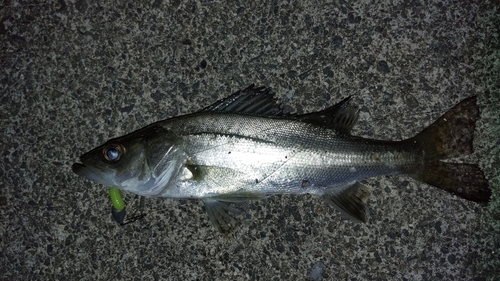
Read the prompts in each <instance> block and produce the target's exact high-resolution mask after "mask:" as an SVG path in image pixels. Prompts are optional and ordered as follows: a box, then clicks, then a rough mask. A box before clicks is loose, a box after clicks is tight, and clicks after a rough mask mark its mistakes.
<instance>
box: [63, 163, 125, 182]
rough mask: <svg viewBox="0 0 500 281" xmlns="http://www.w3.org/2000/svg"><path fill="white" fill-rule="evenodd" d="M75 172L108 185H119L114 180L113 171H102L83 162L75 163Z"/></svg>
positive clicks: (73, 168)
mask: <svg viewBox="0 0 500 281" xmlns="http://www.w3.org/2000/svg"><path fill="white" fill-rule="evenodd" d="M71 170H73V173H75V174H77V175H78V176H80V177H82V178H84V179H86V180H89V181H92V182H95V183H99V184H102V185H105V186H108V187H117V184H116V182H115V181H114V180H113V178H114V173H113V172H112V171H102V170H99V169H93V168H92V167H88V166H85V164H82V163H75V164H73V165H72V166H71Z"/></svg>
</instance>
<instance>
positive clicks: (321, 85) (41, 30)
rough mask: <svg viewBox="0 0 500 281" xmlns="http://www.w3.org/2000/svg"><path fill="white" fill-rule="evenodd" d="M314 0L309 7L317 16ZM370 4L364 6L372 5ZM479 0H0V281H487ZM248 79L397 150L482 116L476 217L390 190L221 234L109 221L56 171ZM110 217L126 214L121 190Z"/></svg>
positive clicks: (450, 201)
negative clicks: (356, 210)
mask: <svg viewBox="0 0 500 281" xmlns="http://www.w3.org/2000/svg"><path fill="white" fill-rule="evenodd" d="M325 2H329V3H325ZM374 2H378V3H374ZM494 2H497V1H444V0H442V1H366V0H365V1H283V2H280V1H239V3H237V2H236V1H206V0H201V1H196V2H189V3H184V1H163V0H155V1H127V0H125V1H107V0H104V1H88V0H74V1H67V0H58V1H24V0H20V1H4V3H3V4H2V5H1V7H0V17H1V23H0V38H1V41H0V42H1V43H0V50H1V52H0V64H1V69H0V92H1V104H0V116H1V123H0V124H1V129H2V138H1V149H2V155H1V156H2V160H1V161H0V186H1V190H2V191H1V193H0V217H1V219H0V233H1V239H0V246H1V248H0V249H1V251H0V279H1V280H304V279H306V280H307V279H310V280H487V279H490V280H494V279H495V278H496V277H497V278H498V275H496V274H498V272H499V268H500V256H499V252H500V250H499V248H500V234H499V233H500V225H499V223H498V221H499V220H500V197H499V194H500V193H499V192H500V173H499V169H498V167H499V162H500V151H499V147H500V143H499V139H500V137H499V136H500V118H499V113H498V107H499V106H500V91H499V86H498V77H500V63H499V57H500V51H499V42H498V40H499V39H498V38H499V37H498V36H499V26H500V19H499V17H500V16H499V15H500V13H499V11H498V8H495V4H494ZM252 83H255V84H257V85H265V86H270V87H272V88H273V89H274V90H275V92H276V94H277V97H278V99H279V100H280V101H281V102H282V104H284V105H285V107H286V108H287V109H288V110H292V111H294V112H299V113H301V112H309V111H315V110H320V109H323V108H324V107H325V106H326V105H329V104H334V103H336V102H337V101H339V100H340V99H342V98H343V97H346V96H349V95H352V96H353V101H354V103H355V104H357V105H358V106H359V108H360V120H359V122H358V124H357V125H356V126H355V128H354V132H353V133H354V134H355V135H360V136H364V137H372V138H379V139H387V140H401V139H404V138H407V137H410V136H413V135H414V134H416V133H417V132H419V131H420V130H422V129H423V128H425V127H426V126H427V125H429V124H430V123H432V122H433V121H434V120H436V119H437V118H438V117H439V116H440V115H441V114H443V113H444V112H445V111H446V110H448V109H449V108H451V107H452V106H453V105H455V104H456V103H458V102H459V101H460V100H462V99H464V98H466V97H470V96H474V95H477V96H478V100H479V104H480V105H481V107H482V111H483V112H482V118H481V119H480V120H479V121H478V130H477V134H476V142H475V146H476V152H477V155H476V157H475V158H477V159H478V160H479V161H480V163H481V166H482V167H483V170H484V171H485V174H486V175H487V177H488V178H489V179H490V182H491V187H492V189H493V197H492V202H490V204H489V205H488V206H487V207H481V206H479V205H478V204H475V203H471V202H468V201H465V200H463V199H460V198H458V197H455V196H453V195H450V194H448V193H445V192H442V191H441V190H438V189H437V188H434V187H431V186H428V185H426V184H423V183H419V182H416V181H415V180H412V179H410V178H409V177H405V176H394V177H380V178H374V179H370V180H368V181H367V185H369V186H371V187H372V188H373V191H372V196H371V197H370V200H369V202H368V216H369V219H368V222H367V223H366V224H356V223H353V222H351V221H345V220H343V219H342V218H341V216H340V215H339V214H338V213H337V212H336V211H334V210H332V209H331V208H329V207H327V206H325V205H324V203H323V202H322V201H321V200H319V199H318V198H314V197H311V196H301V197H299V196H273V197H271V198H269V199H267V200H263V201H258V202H252V203H250V204H248V205H247V206H246V208H247V212H246V213H245V214H243V215H240V216H239V218H240V220H241V221H242V225H241V227H240V228H239V230H238V232H237V233H236V235H235V237H234V238H232V239H225V238H224V237H222V236H220V235H219V234H218V233H217V232H216V231H215V230H214V228H213V227H212V226H211V225H210V222H209V221H208V217H207V215H206V214H205V212H204V210H203V207H202V204H201V202H198V201H190V200H168V199H167V200H160V199H145V200H144V209H143V211H144V212H146V214H147V216H146V217H145V218H144V219H142V220H139V221H137V222H135V223H132V224H129V225H126V226H123V227H121V226H119V225H117V224H116V223H115V222H114V221H113V220H112V219H111V217H110V212H109V211H110V201H109V199H108V194H107V189H106V188H105V187H103V186H101V185H98V184H93V183H89V182H86V181H84V180H82V179H81V178H79V177H77V176H76V175H75V174H73V173H72V171H71V164H72V163H74V162H76V161H78V156H80V155H81V154H82V153H84V152H86V151H88V150H90V149H91V148H93V147H96V146H98V145H99V144H101V143H103V142H105V141H106V140H108V139H109V138H113V137H117V136H120V135H123V134H125V133H128V132H132V131H134V130H136V129H139V128H141V127H143V126H145V125H147V124H150V123H152V122H154V121H157V120H162V119H165V118H169V117H173V116H178V115H181V114H187V113H192V112H195V111H197V110H199V109H201V108H203V107H205V106H208V105H210V104H211V103H213V102H214V101H216V100H218V99H220V98H223V97H225V96H227V95H229V94H231V93H233V92H235V91H237V90H239V89H242V88H245V87H247V86H248V85H250V84H252ZM125 201H126V203H127V205H128V207H127V208H128V210H129V212H130V213H133V212H134V210H139V209H140V208H139V199H138V198H137V197H135V196H132V195H130V194H126V195H125Z"/></svg>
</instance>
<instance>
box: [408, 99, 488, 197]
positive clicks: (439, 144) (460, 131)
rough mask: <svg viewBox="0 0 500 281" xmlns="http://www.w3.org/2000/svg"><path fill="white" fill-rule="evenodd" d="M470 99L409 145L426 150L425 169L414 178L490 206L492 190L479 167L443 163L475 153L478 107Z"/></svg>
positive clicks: (414, 175)
mask: <svg viewBox="0 0 500 281" xmlns="http://www.w3.org/2000/svg"><path fill="white" fill-rule="evenodd" d="M476 100H477V99H476V97H470V98H467V99H465V100H463V101H462V102H460V103H459V104H457V105H456V106H454V107H453V108H452V109H450V110H449V111H448V112H446V113H445V114H444V115H443V116H441V118H439V119H438V120H437V121H436V122H434V123H433V124H432V125H430V126H429V127H428V128H426V129H425V130H423V131H422V132H421V133H420V134H418V135H417V136H415V137H414V138H411V139H409V140H408V141H410V142H413V143H418V144H420V146H422V147H423V149H424V155H425V156H424V157H425V158H424V165H423V167H421V169H419V171H418V173H416V174H413V175H411V176H412V177H413V178H415V179H417V180H419V181H423V182H425V183H428V184H431V185H434V186H436V187H438V188H441V189H443V190H446V191H448V192H451V193H453V194H455V195H457V196H460V197H462V198H464V199H467V200H471V201H475V202H488V201H489V199H490V196H491V190H490V188H489V187H488V181H487V180H486V178H485V176H484V174H483V172H482V171H481V169H480V168H479V166H478V165H477V164H461V163H450V162H443V161H442V160H446V159H450V158H454V157H458V156H462V155H468V154H471V153H472V152H473V145H472V140H473V136H474V129H475V126H476V120H477V119H478V117H479V107H478V106H477V103H476Z"/></svg>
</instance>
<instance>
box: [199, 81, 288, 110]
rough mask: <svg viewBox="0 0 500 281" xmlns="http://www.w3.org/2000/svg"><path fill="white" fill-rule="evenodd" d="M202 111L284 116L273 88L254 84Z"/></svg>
mask: <svg viewBox="0 0 500 281" xmlns="http://www.w3.org/2000/svg"><path fill="white" fill-rule="evenodd" d="M201 111H202V112H206V111H215V112H226V113H243V114H254V115H260V116H281V115H283V109H282V108H281V107H280V106H279V104H278V102H277V100H276V99H275V98H274V92H272V91H271V88H266V87H257V88H255V87H254V85H253V84H252V85H250V86H249V87H248V88H246V89H244V90H241V91H238V92H236V93H234V94H232V95H230V96H229V97H227V98H225V99H222V100H219V101H217V102H216V103H214V104H212V105H210V106H209V107H206V108H204V109H203V110H201Z"/></svg>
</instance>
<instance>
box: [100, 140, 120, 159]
mask: <svg viewBox="0 0 500 281" xmlns="http://www.w3.org/2000/svg"><path fill="white" fill-rule="evenodd" d="M124 152H125V147H123V145H121V144H118V143H111V144H109V145H107V146H105V147H104V149H103V150H102V154H103V155H104V159H106V161H109V162H116V161H118V160H120V158H121V157H122V154H123V153H124Z"/></svg>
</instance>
